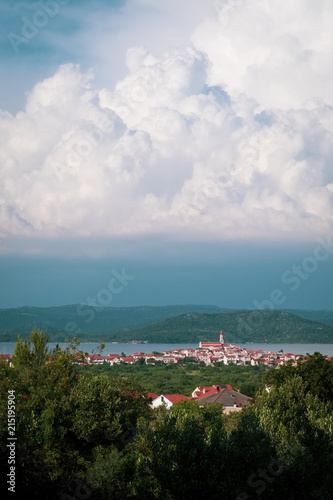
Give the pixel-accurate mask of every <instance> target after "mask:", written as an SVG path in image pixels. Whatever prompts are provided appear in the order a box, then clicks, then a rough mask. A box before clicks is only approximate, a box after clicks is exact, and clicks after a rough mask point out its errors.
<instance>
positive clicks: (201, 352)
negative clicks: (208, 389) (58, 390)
mask: <svg viewBox="0 0 333 500" xmlns="http://www.w3.org/2000/svg"><path fill="white" fill-rule="evenodd" d="M185 358H192V360H193V361H197V362H202V363H205V365H206V366H214V365H215V363H221V362H222V363H224V364H225V365H228V364H231V363H233V364H235V365H252V366H258V365H261V364H264V365H266V366H270V367H274V366H276V367H277V366H280V365H283V364H285V363H286V362H287V361H290V360H292V361H293V362H296V361H297V360H298V359H300V358H306V356H304V355H301V354H292V353H284V352H271V351H268V352H267V351H263V350H261V349H254V350H253V349H247V348H244V347H239V346H237V345H236V344H226V343H225V342H224V335H223V332H222V331H221V332H220V340H219V342H199V347H198V348H197V349H193V348H191V347H188V348H183V349H171V350H166V351H163V352H162V353H159V354H156V353H140V352H135V353H134V354H132V355H131V356H121V355H120V354H108V355H105V356H102V355H100V354H89V355H87V356H86V360H87V362H88V363H96V364H100V363H105V362H106V363H109V364H110V365H111V366H112V365H114V364H115V363H121V362H123V363H128V364H134V363H136V362H137V361H139V360H140V359H143V360H144V361H145V363H156V362H163V363H165V364H170V363H178V362H179V361H182V360H184V359H185Z"/></svg>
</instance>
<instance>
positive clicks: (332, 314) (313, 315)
mask: <svg viewBox="0 0 333 500" xmlns="http://www.w3.org/2000/svg"><path fill="white" fill-rule="evenodd" d="M283 310H284V311H286V312H290V313H292V314H296V315H297V316H300V317H301V318H306V319H310V320H311V321H318V322H319V323H324V324H325V325H331V326H333V311H326V310H321V311H316V310H309V311H307V310H306V309H283Z"/></svg>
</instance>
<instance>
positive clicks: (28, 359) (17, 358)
mask: <svg viewBox="0 0 333 500" xmlns="http://www.w3.org/2000/svg"><path fill="white" fill-rule="evenodd" d="M47 342H48V339H47V334H46V333H42V332H41V331H39V330H36V329H33V331H32V332H31V334H30V337H29V338H27V339H22V338H21V337H20V336H18V340H17V342H16V345H15V350H14V354H13V360H12V361H13V364H14V366H16V367H17V368H19V367H21V368H23V367H25V368H38V367H39V366H42V365H43V363H44V362H45V360H46V356H47V355H48V350H47Z"/></svg>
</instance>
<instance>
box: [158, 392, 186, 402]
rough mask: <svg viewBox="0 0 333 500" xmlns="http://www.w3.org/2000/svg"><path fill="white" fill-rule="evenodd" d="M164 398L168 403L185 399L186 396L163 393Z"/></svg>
mask: <svg viewBox="0 0 333 500" xmlns="http://www.w3.org/2000/svg"><path fill="white" fill-rule="evenodd" d="M163 395H164V397H165V398H166V399H168V400H169V401H170V403H173V404H175V403H178V402H179V401H187V400H188V399H190V398H188V397H187V396H183V394H163Z"/></svg>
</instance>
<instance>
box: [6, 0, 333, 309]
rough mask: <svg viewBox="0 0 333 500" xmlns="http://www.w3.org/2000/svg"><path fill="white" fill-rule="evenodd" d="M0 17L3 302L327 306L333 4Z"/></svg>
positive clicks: (48, 10) (119, 5)
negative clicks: (121, 275)
mask: <svg viewBox="0 0 333 500" xmlns="http://www.w3.org/2000/svg"><path fill="white" fill-rule="evenodd" d="M0 8H1V12H2V16H1V22H0V23H1V24H0V28H1V29H0V34H1V38H0V59H1V60H0V63H1V65H0V68H1V70H0V88H1V93H0V164H1V170H0V176H1V182H0V270H1V276H2V280H1V285H0V307H15V306H19V305H41V306H43V305H44V306H46V305H59V304H69V303H78V302H85V300H86V299H87V297H97V296H98V297H100V299H101V300H102V301H103V300H107V297H109V299H108V300H109V303H108V305H114V306H126V305H142V304H151V305H162V304H172V303H198V304H199V303H202V304H216V305H219V306H222V307H229V308H255V307H257V308H260V307H264V306H265V307H270V306H272V307H274V308H278V307H284V308H309V309H311V308H313V309H320V308H326V309H333V304H332V299H331V296H332V293H331V292H332V287H331V283H332V277H333V248H332V245H331V238H332V215H333V206H332V194H333V171H332V157H333V125H332V124H333V97H332V92H331V88H332V73H333V70H332V60H333V59H332V56H333V35H332V30H331V25H332V21H333V6H331V5H329V4H328V3H327V2H325V1H324V0H320V1H319V2H318V1H314V0H308V1H307V2H306V4H305V3H304V1H301V0H295V1H294V2H293V3H292V5H283V6H282V5H281V2H278V1H277V0H272V1H271V2H269V3H268V2H266V3H264V4H263V3H262V2H261V1H259V0H247V1H245V0H240V1H239V2H234V1H232V0H218V1H210V0H209V1H207V0H197V1H196V2H195V3H194V2H193V1H190V0H184V1H183V2H181V4H180V2H176V0H164V1H163V2H162V1H159V0H157V1H156V0H154V1H153V0H126V1H122V0H119V1H112V2H111V1H106V0H105V1H102V0H100V1H97V2H88V1H78V0H69V1H67V0H61V1H60V0H51V1H49V2H48V1H46V0H45V1H42V2H18V1H11V2H9V1H0ZM331 250H332V251H331ZM122 269H126V271H124V272H127V273H129V275H131V276H135V279H133V280H130V281H129V283H128V286H127V285H126V286H124V288H123V290H122V291H121V293H114V294H113V297H112V301H111V300H110V293H111V292H110V289H108V288H107V286H108V283H109V282H110V279H112V276H113V275H112V271H115V272H121V270H122ZM110 286H111V287H112V285H110ZM103 290H109V292H105V291H104V292H103ZM103 293H104V295H103ZM103 297H104V299H103ZM105 297H106V298H105ZM263 301H266V302H263Z"/></svg>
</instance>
